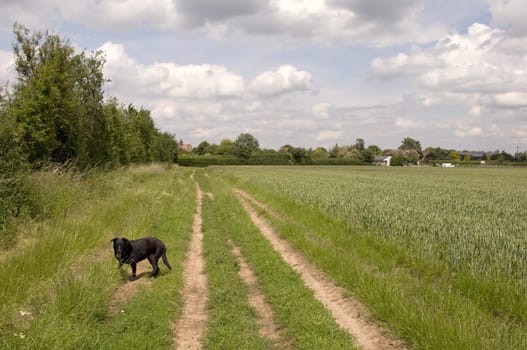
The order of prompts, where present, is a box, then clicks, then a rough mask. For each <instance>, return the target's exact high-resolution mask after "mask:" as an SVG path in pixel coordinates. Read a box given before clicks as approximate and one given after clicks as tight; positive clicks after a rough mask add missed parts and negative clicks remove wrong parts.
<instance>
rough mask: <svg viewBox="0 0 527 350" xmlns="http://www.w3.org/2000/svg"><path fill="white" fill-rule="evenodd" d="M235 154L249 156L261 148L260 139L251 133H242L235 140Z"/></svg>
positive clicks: (241, 156) (243, 156)
mask: <svg viewBox="0 0 527 350" xmlns="http://www.w3.org/2000/svg"><path fill="white" fill-rule="evenodd" d="M234 144H235V146H236V148H235V154H236V156H238V157H240V158H249V157H251V155H252V154H253V153H254V152H256V151H258V150H259V149H260V145H259V143H258V140H257V139H256V138H255V137H254V136H253V135H251V134H249V133H242V134H240V135H239V136H238V138H237V139H236V141H235V142H234Z"/></svg>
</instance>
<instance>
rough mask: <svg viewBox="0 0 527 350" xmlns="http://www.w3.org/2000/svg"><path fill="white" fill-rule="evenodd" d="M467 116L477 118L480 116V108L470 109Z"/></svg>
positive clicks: (473, 107)
mask: <svg viewBox="0 0 527 350" xmlns="http://www.w3.org/2000/svg"><path fill="white" fill-rule="evenodd" d="M468 114H470V115H472V116H475V117H479V116H480V115H481V106H479V105H477V106H472V107H470V109H469V111H468Z"/></svg>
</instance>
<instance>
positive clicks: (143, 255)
mask: <svg viewBox="0 0 527 350" xmlns="http://www.w3.org/2000/svg"><path fill="white" fill-rule="evenodd" d="M112 242H113V251H114V255H115V258H116V259H117V260H119V267H118V268H119V269H120V268H121V267H122V266H123V264H130V265H131V266H132V277H131V280H135V279H136V278H137V276H136V274H135V271H136V267H137V265H136V264H137V263H138V262H140V261H141V260H144V259H148V261H149V262H150V265H152V269H153V271H152V274H151V276H152V277H156V276H157V274H158V273H159V266H158V265H157V262H158V261H159V258H161V257H162V258H163V263H164V264H165V265H166V266H167V267H168V268H169V269H171V270H172V267H171V266H170V264H169V263H168V260H167V255H166V252H167V248H166V247H165V245H164V244H163V242H161V240H159V239H157V238H155V237H145V238H140V239H136V240H128V239H126V238H114V239H112Z"/></svg>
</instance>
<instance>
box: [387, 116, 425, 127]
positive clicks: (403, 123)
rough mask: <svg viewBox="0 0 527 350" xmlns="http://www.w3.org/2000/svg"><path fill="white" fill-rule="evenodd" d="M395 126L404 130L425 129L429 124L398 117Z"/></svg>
mask: <svg viewBox="0 0 527 350" xmlns="http://www.w3.org/2000/svg"><path fill="white" fill-rule="evenodd" d="M395 125H396V126H397V127H399V128H402V129H424V128H426V127H427V126H428V125H429V124H428V123H427V122H424V121H420V120H412V119H407V118H401V117H398V118H396V119H395Z"/></svg>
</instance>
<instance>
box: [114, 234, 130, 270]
mask: <svg viewBox="0 0 527 350" xmlns="http://www.w3.org/2000/svg"><path fill="white" fill-rule="evenodd" d="M112 242H113V253H114V255H115V258H116V259H117V260H119V263H121V264H127V263H129V260H130V254H131V253H132V243H130V241H129V240H127V239H126V238H114V239H112Z"/></svg>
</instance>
